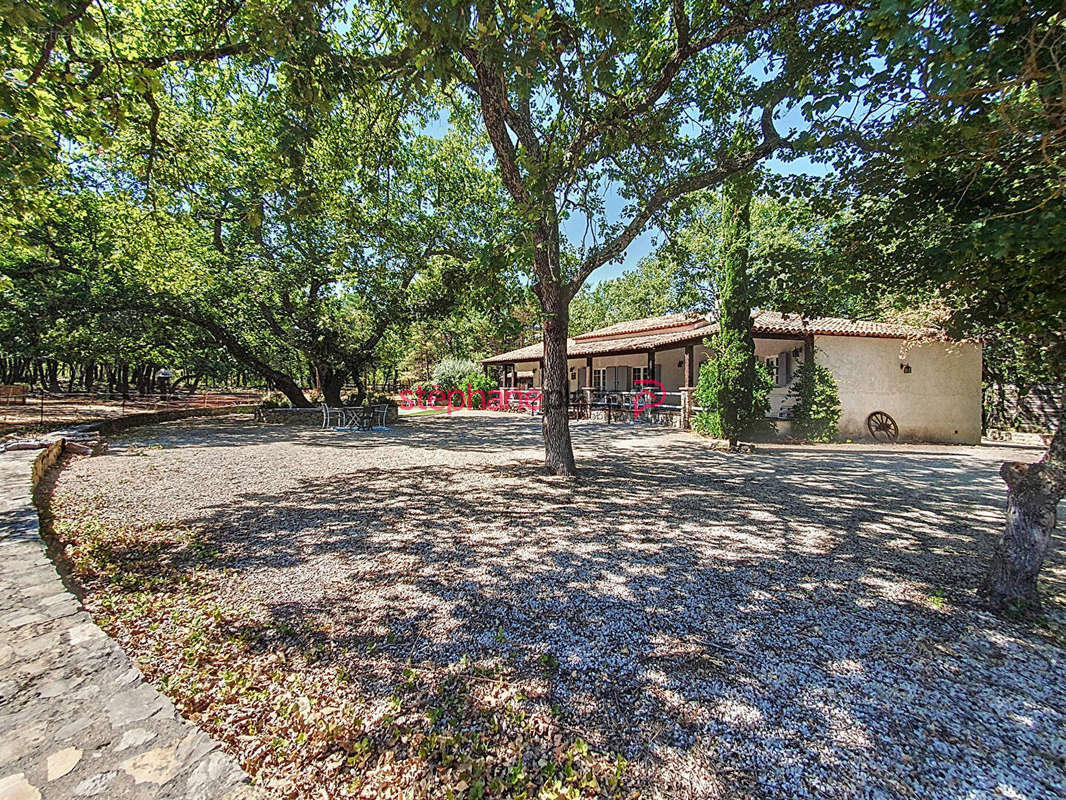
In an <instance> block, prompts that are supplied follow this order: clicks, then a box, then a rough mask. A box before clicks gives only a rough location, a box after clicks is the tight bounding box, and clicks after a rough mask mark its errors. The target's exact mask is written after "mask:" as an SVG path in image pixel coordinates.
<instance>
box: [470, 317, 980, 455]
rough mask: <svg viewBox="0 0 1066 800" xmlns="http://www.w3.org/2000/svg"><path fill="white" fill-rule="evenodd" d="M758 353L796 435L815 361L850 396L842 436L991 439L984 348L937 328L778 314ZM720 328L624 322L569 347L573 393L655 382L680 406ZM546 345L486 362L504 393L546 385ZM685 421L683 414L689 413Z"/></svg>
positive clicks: (767, 323)
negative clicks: (796, 394)
mask: <svg viewBox="0 0 1066 800" xmlns="http://www.w3.org/2000/svg"><path fill="white" fill-rule="evenodd" d="M752 329H753V333H754V336H755V352H756V355H757V356H758V357H759V358H760V359H763V360H764V361H765V363H766V364H767V366H768V367H769V369H770V371H771V373H772V374H773V375H774V378H775V387H774V389H773V391H772V392H771V395H770V403H771V409H770V416H771V417H772V418H774V419H775V420H778V428H779V430H781V431H782V432H786V433H787V431H788V417H789V412H790V409H791V405H792V403H791V401H790V400H789V398H788V393H789V388H790V387H791V385H792V382H793V379H794V376H795V374H796V369H797V367H798V366H799V365H800V364H802V363H803V362H804V361H806V360H807V359H810V358H814V359H817V361H818V363H820V364H823V365H824V366H826V367H828V368H829V370H830V371H831V372H832V373H833V376H834V377H835V378H836V382H837V389H838V392H839V394H840V405H841V412H842V413H841V417H840V423H839V431H840V435H841V436H843V437H846V438H859V437H869V436H871V435H873V436H876V437H877V438H887V439H895V438H897V437H898V438H899V439H901V440H910V441H928V442H960V443H971V444H972V443H977V442H979V441H980V439H981V345H980V343H978V342H971V341H951V340H948V339H947V338H945V337H944V336H943V335H942V334H939V333H937V332H936V331H934V330H930V329H923V328H917V327H912V326H908V325H900V324H896V323H887V322H866V321H860V320H849V319H840V318H835V317H824V318H820V319H804V318H802V317H800V316H797V315H783V314H779V313H777V312H773V311H757V312H755V313H754V314H753V315H752ZM716 331H717V323H716V322H715V321H713V320H712V319H709V318H707V317H705V316H702V315H699V314H671V315H668V316H661V317H649V318H647V319H638V320H633V321H631V322H620V323H617V324H615V325H609V326H608V327H606V328H601V329H599V330H595V331H590V332H589V333H583V334H581V335H579V336H575V337H573V338H572V339H570V340H569V341H568V343H567V354H568V356H569V359H568V363H569V373H570V391H571V392H572V393H574V396H575V397H580V393H582V392H585V393H587V394H589V395H591V394H593V393H595V394H596V395H597V396H601V397H602V396H606V395H609V394H610V393H615V394H616V395H617V396H618V397H619V398H623V397H624V396H625V395H626V393H629V392H632V391H634V390H635V389H637V388H639V387H638V386H636V385H635V384H634V381H637V380H641V379H649V378H650V379H654V380H657V381H659V382H661V383H662V385H663V388H664V389H665V391H666V392H667V403H666V405H665V406H664V408H668V409H675V410H680V409H681V408H682V407H683V406H684V403H685V401H686V399H687V396H688V395H689V393H690V392H691V387H694V386H695V384H696V381H697V378H698V375H699V367H700V365H701V364H702V363H703V362H704V361H706V359H707V348H706V346H705V345H704V343H703V342H704V339H706V338H707V337H709V336H711V335H713V334H714V333H715V332H716ZM542 358H543V346H542V345H541V344H539V343H538V344H533V345H529V346H528V347H522V348H519V349H517V350H512V351H510V352H507V353H501V354H499V355H495V356H491V357H489V358H486V359H483V360H482V363H483V364H484V365H485V369H486V372H487V373H488V374H490V375H491V374H492V371H493V370H495V371H496V372H497V375H498V377H499V380H500V385H501V386H503V387H519V388H539V387H541V386H542V385H543V380H542V377H543V365H542ZM681 416H682V418H683V415H681Z"/></svg>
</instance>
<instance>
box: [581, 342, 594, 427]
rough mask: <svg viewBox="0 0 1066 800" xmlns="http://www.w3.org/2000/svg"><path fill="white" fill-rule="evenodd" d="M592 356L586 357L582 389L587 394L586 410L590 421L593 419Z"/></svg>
mask: <svg viewBox="0 0 1066 800" xmlns="http://www.w3.org/2000/svg"><path fill="white" fill-rule="evenodd" d="M592 389H593V383H592V356H586V357H585V385H584V386H582V387H581V390H582V391H583V392H584V393H585V408H586V409H587V411H588V415H589V419H592Z"/></svg>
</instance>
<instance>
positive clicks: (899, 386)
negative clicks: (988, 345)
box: [814, 336, 981, 444]
mask: <svg viewBox="0 0 1066 800" xmlns="http://www.w3.org/2000/svg"><path fill="white" fill-rule="evenodd" d="M814 347H815V356H814V360H815V362H817V363H819V364H822V365H824V366H826V367H828V368H829V369H830V370H831V371H832V373H833V375H834V377H835V378H836V381H837V389H838V391H839V393H840V406H841V416H840V424H839V430H840V435H841V436H843V437H851V438H859V437H865V436H868V433H867V430H866V418H867V417H868V416H869V415H870V414H871V413H872V412H874V411H884V412H886V413H888V414H889V415H890V416H891V417H892V419H894V420H895V421H896V424H897V425H898V426H899V436H900V439H902V440H910V441H926V442H960V443H967V444H976V443H978V442H980V441H981V346H980V345H979V344H973V343H944V342H929V343H926V344H920V345H916V344H912V343H909V342H906V341H903V340H901V339H878V338H873V337H860V336H815V337H814ZM900 365H909V366H910V368H911V371H910V372H909V373H908V372H905V371H904V370H903V369H901V368H900Z"/></svg>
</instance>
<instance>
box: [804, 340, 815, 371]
mask: <svg viewBox="0 0 1066 800" xmlns="http://www.w3.org/2000/svg"><path fill="white" fill-rule="evenodd" d="M803 363H804V364H813V363H814V334H813V333H808V334H807V335H806V336H804V337H803Z"/></svg>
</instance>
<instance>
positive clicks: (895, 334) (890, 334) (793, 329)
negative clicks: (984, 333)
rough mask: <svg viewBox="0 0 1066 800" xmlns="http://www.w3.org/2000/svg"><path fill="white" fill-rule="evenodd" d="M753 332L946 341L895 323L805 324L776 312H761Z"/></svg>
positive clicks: (837, 320)
mask: <svg viewBox="0 0 1066 800" xmlns="http://www.w3.org/2000/svg"><path fill="white" fill-rule="evenodd" d="M751 324H752V330H753V331H754V332H755V333H799V334H803V333H814V334H818V335H819V336H876V337H881V338H887V339H943V338H944V336H943V334H942V333H940V332H939V331H936V330H934V329H932V328H917V327H914V326H913V325H900V324H898V323H895V322H871V321H867V320H854V319H844V318H843V317H818V318H817V319H808V320H803V318H802V317H800V316H799V315H797V314H779V313H778V312H776V311H759V312H757V313H756V314H754V315H753V318H752V321H751Z"/></svg>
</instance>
